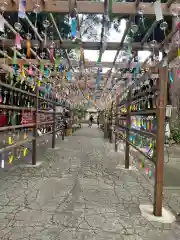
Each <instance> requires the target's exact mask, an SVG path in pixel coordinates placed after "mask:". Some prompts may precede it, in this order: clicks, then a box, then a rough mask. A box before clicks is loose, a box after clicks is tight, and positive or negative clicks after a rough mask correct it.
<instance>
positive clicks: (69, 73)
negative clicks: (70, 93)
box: [67, 72, 71, 81]
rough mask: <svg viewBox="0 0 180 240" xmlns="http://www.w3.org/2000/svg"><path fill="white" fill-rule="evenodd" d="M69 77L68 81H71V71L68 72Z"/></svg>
mask: <svg viewBox="0 0 180 240" xmlns="http://www.w3.org/2000/svg"><path fill="white" fill-rule="evenodd" d="M67 79H68V81H71V72H68V73H67Z"/></svg>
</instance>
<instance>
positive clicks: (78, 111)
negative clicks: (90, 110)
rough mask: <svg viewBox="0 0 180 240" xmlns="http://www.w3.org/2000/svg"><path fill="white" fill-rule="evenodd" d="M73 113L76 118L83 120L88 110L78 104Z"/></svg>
mask: <svg viewBox="0 0 180 240" xmlns="http://www.w3.org/2000/svg"><path fill="white" fill-rule="evenodd" d="M72 111H73V116H74V117H76V118H78V119H79V120H82V119H83V118H84V117H85V115H86V111H87V108H86V107H85V106H83V105H79V104H77V105H76V106H75V107H74V108H73V110H72Z"/></svg>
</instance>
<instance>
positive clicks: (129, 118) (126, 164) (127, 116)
mask: <svg viewBox="0 0 180 240" xmlns="http://www.w3.org/2000/svg"><path fill="white" fill-rule="evenodd" d="M130 103H131V90H129V92H128V97H127V104H126V109H127V114H126V124H127V125H126V139H127V140H128V141H129V129H130V127H131V116H130ZM128 141H126V148H125V168H127V169H128V168H129V143H128Z"/></svg>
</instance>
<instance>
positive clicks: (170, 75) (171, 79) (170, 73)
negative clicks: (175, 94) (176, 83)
mask: <svg viewBox="0 0 180 240" xmlns="http://www.w3.org/2000/svg"><path fill="white" fill-rule="evenodd" d="M169 80H170V81H171V82H173V77H172V72H169Z"/></svg>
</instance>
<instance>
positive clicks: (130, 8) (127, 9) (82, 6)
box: [0, 0, 179, 16]
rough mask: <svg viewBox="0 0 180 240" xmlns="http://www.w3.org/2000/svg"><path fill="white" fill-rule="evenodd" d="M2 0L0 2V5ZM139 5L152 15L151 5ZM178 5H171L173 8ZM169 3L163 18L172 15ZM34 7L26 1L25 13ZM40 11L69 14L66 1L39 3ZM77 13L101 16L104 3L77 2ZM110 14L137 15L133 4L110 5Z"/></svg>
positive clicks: (14, 7) (163, 5)
mask: <svg viewBox="0 0 180 240" xmlns="http://www.w3.org/2000/svg"><path fill="white" fill-rule="evenodd" d="M3 2H4V0H0V4H1V5H2V4H3ZM8 2H9V4H8V6H7V8H6V11H8V12H14V11H18V6H17V4H16V5H12V4H11V3H10V0H9V1H8ZM141 5H144V6H145V9H144V13H143V15H144V16H146V15H154V7H153V4H152V3H144V2H143V3H139V7H141ZM177 5H178V6H179V4H171V6H172V7H173V8H174V7H176V6H177ZM168 6H169V3H168V4H167V3H161V8H162V13H163V15H164V16H172V13H171V11H170V9H169V7H168ZM33 8H34V5H33V4H32V2H31V1H27V6H26V11H27V12H33ZM40 11H43V12H58V13H60V14H61V13H69V2H68V1H58V0H56V1H46V4H45V6H43V3H42V2H41V3H40ZM77 12H78V13H82V14H83V13H84V14H90V13H92V14H103V13H104V3H103V2H91V1H78V2H77ZM112 14H119V15H121V16H128V15H137V11H136V5H135V4H134V3H128V2H115V3H113V5H112Z"/></svg>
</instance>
